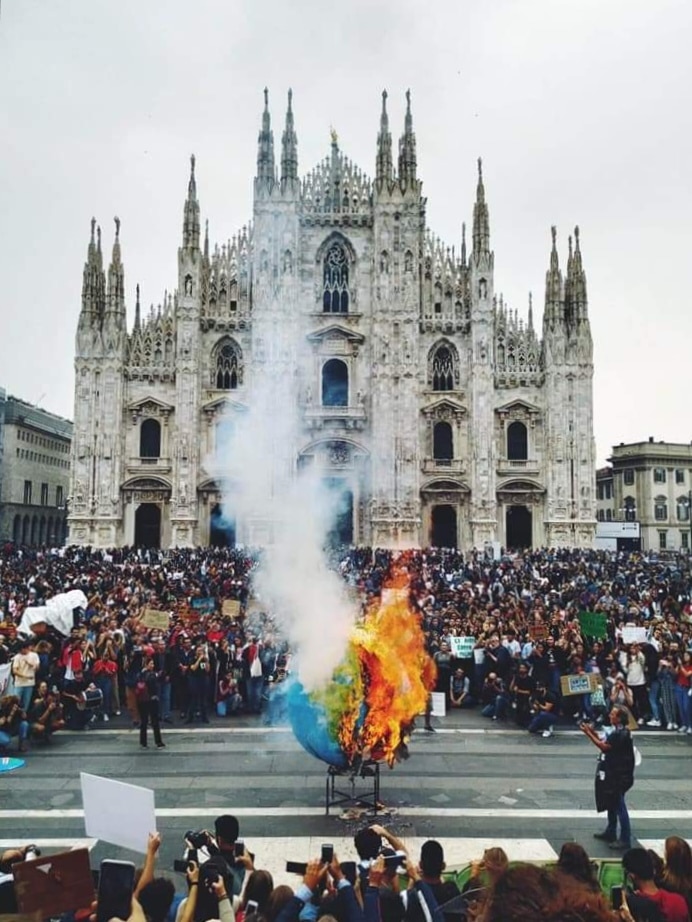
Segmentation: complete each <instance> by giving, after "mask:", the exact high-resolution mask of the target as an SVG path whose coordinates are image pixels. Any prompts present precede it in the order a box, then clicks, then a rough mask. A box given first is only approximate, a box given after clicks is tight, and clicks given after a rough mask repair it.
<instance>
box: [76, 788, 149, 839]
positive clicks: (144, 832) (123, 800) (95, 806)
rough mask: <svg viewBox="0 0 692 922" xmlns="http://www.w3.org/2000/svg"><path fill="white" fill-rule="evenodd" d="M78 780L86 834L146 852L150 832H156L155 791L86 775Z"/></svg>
mask: <svg viewBox="0 0 692 922" xmlns="http://www.w3.org/2000/svg"><path fill="white" fill-rule="evenodd" d="M79 778H80V782H81V785H82V804H83V806H84V826H85V828H86V834H87V835H88V836H92V837H93V838H94V839H103V841H104V842H109V843H110V844H111V845H119V846H120V847H121V848H129V849H132V851H135V852H141V853H142V854H144V853H146V850H147V842H148V840H149V833H150V832H156V807H155V805H154V792H153V791H152V790H150V789H149V788H142V787H138V786H137V785H134V784H125V783H124V782H123V781H113V780H112V779H110V778H102V777H100V776H99V775H89V774H87V773H86V772H81V773H80V776H79Z"/></svg>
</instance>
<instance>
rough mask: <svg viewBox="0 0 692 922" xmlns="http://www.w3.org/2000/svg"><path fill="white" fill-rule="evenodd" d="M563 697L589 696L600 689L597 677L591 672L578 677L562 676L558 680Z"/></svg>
mask: <svg viewBox="0 0 692 922" xmlns="http://www.w3.org/2000/svg"><path fill="white" fill-rule="evenodd" d="M560 686H561V688H562V694H563V695H590V694H591V693H592V692H595V691H596V689H597V688H599V687H600V683H599V680H598V676H597V675H596V674H595V673H593V672H583V673H580V674H578V675H563V676H562V678H561V679H560Z"/></svg>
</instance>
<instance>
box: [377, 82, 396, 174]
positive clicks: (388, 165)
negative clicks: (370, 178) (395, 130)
mask: <svg viewBox="0 0 692 922" xmlns="http://www.w3.org/2000/svg"><path fill="white" fill-rule="evenodd" d="M393 169H394V165H393V163H392V134H391V132H390V130H389V116H388V115H387V91H386V90H382V114H381V115H380V133H379V134H378V135H377V165H376V170H375V181H376V183H377V187H378V189H382V187H383V186H384V185H385V184H386V183H388V182H391V179H392V172H393Z"/></svg>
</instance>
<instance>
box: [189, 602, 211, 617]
mask: <svg viewBox="0 0 692 922" xmlns="http://www.w3.org/2000/svg"><path fill="white" fill-rule="evenodd" d="M190 605H191V607H192V608H194V610H195V611H196V612H199V613H200V614H203V615H210V614H211V613H212V612H213V611H214V610H215V608H216V600H215V599H209V598H195V599H192V601H191V602H190Z"/></svg>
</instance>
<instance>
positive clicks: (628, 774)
mask: <svg viewBox="0 0 692 922" xmlns="http://www.w3.org/2000/svg"><path fill="white" fill-rule="evenodd" d="M628 721H629V713H628V711H627V710H626V709H625V708H622V707H615V708H613V710H612V711H611V712H610V725H611V728H612V730H611V732H610V733H608V735H607V736H605V737H604V738H603V739H602V738H601V736H599V734H598V733H597V732H596V731H595V730H594V728H593V727H592V726H591V725H590V724H586V723H583V724H581V725H580V729H581V730H582V731H583V733H584V735H585V736H586V737H587V738H588V739H589V740H591V742H592V743H593V744H594V746H596V748H597V749H599V750H600V753H601V755H600V756H599V760H598V764H597V768H596V783H595V790H596V810H597V811H598V812H599V813H602V812H603V811H604V810H607V812H608V825H607V826H606V828H605V829H604V831H603V832H595V833H594V838H596V839H602V840H603V841H605V842H608V843H609V845H610V847H611V848H623V849H626V848H630V845H631V839H632V833H631V828H630V818H629V813H628V811H627V804H626V803H625V794H626V793H627V791H629V790H630V788H631V787H632V785H633V784H634V746H633V743H632V736H631V734H630V731H629V730H628V729H627V723H628ZM618 822H619V824H620V838H619V839H618V837H617V826H618Z"/></svg>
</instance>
